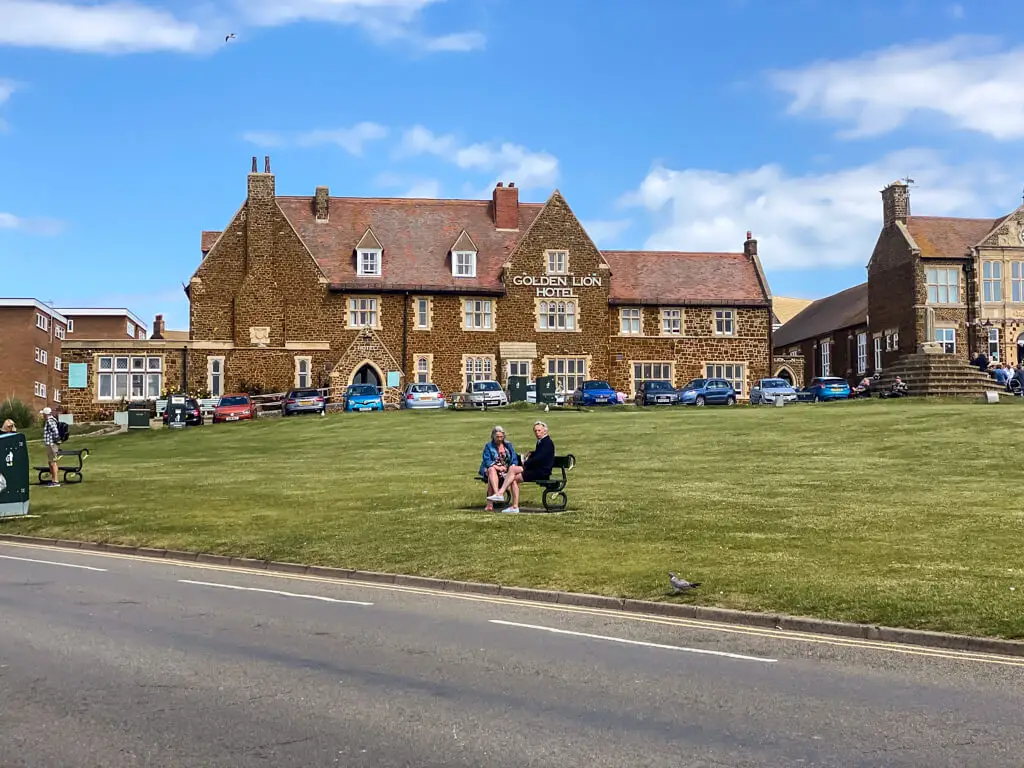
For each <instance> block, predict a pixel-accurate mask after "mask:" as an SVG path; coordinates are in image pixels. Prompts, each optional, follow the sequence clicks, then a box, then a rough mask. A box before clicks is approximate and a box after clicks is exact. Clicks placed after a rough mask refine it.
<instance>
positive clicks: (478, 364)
mask: <svg viewBox="0 0 1024 768" xmlns="http://www.w3.org/2000/svg"><path fill="white" fill-rule="evenodd" d="M462 368H463V370H464V371H465V372H466V387H467V388H468V387H469V385H470V384H472V383H473V382H474V381H484V380H485V379H486V380H490V379H493V378H494V357H493V356H492V355H466V356H464V357H463V358H462Z"/></svg>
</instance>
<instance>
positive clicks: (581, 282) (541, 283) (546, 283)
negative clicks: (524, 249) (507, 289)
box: [512, 275, 601, 299]
mask: <svg viewBox="0 0 1024 768" xmlns="http://www.w3.org/2000/svg"><path fill="white" fill-rule="evenodd" d="M512 285H515V286H520V287H529V288H536V289H537V295H538V296H540V297H541V298H545V299H572V298H576V296H577V294H576V289H577V288H600V287H601V278H600V277H598V276H597V275H582V276H579V277H577V276H576V275H539V276H533V275H515V276H514V277H513V278H512Z"/></svg>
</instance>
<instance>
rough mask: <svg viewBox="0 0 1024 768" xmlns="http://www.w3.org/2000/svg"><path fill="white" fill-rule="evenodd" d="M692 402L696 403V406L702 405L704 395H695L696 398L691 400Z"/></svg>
mask: <svg viewBox="0 0 1024 768" xmlns="http://www.w3.org/2000/svg"><path fill="white" fill-rule="evenodd" d="M693 404H694V405H696V406H697V407H700V406H702V405H704V395H697V397H696V399H695V400H694V401H693Z"/></svg>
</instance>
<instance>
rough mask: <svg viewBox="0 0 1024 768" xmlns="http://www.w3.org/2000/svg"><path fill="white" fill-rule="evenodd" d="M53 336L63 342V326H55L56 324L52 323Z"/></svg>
mask: <svg viewBox="0 0 1024 768" xmlns="http://www.w3.org/2000/svg"><path fill="white" fill-rule="evenodd" d="M53 335H54V336H56V337H57V338H58V339H60V340H61V341H63V340H64V326H63V325H57V323H54V324H53Z"/></svg>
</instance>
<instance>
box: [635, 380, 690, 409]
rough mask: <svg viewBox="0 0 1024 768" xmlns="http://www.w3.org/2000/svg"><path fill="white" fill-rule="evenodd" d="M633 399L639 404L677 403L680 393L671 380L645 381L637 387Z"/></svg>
mask: <svg viewBox="0 0 1024 768" xmlns="http://www.w3.org/2000/svg"><path fill="white" fill-rule="evenodd" d="M633 401H634V402H635V403H636V404H637V405H677V404H678V403H679V393H678V392H677V391H676V388H675V387H673V386H672V382H671V381H644V382H641V383H640V386H639V387H637V390H636V397H634V398H633Z"/></svg>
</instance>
